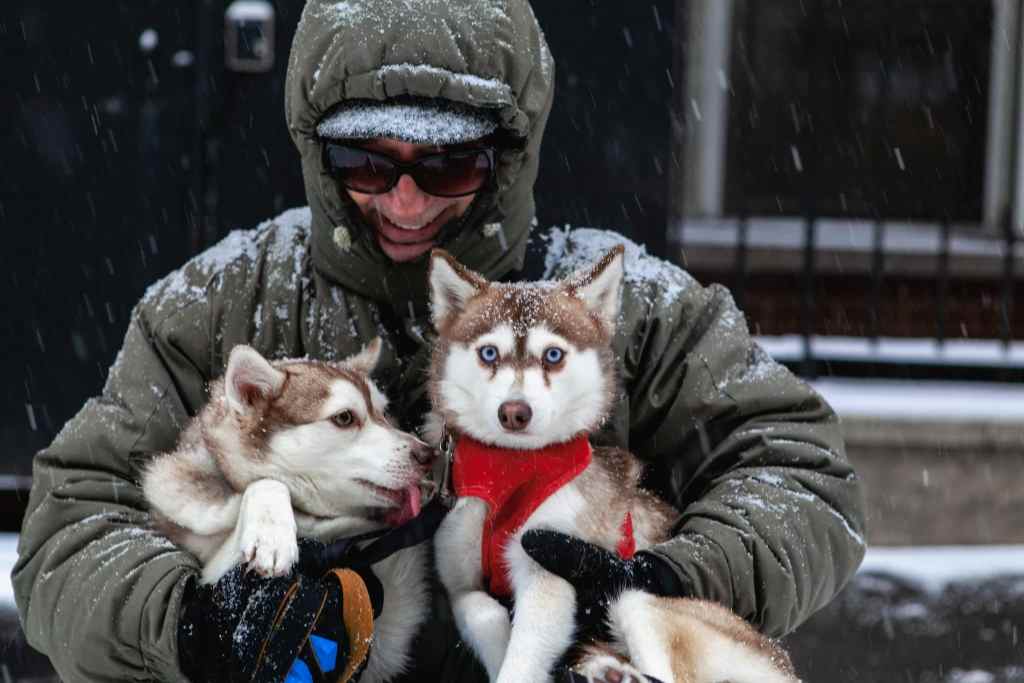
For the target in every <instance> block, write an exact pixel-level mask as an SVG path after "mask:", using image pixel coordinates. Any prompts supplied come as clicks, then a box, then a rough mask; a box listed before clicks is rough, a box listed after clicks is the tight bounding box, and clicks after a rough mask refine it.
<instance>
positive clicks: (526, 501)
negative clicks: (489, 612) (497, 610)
mask: <svg viewBox="0 0 1024 683" xmlns="http://www.w3.org/2000/svg"><path fill="white" fill-rule="evenodd" d="M590 459H591V450H590V441H589V440H588V439H587V437H585V436H582V437H579V438H577V439H574V440H573V441H570V442H568V443H564V444H556V445H554V446H548V447H547V448H542V449H539V450H535V451H518V450H512V449H507V448H498V447H496V446H487V445H485V444H482V443H480V442H479V441H474V440H473V439H470V438H468V437H462V438H460V439H459V441H458V443H457V444H456V446H455V459H454V462H453V463H452V484H453V486H454V488H455V494H456V495H457V496H459V497H473V498H480V499H482V500H483V501H485V502H486V503H487V504H488V506H489V510H488V511H487V517H486V519H485V520H484V529H483V536H482V538H481V557H480V562H481V566H482V567H483V575H484V581H485V582H486V585H487V588H488V592H489V593H490V594H491V595H493V596H495V597H509V596H511V595H512V586H511V584H510V583H509V578H508V567H506V566H505V559H504V553H503V551H504V549H505V544H506V543H508V540H509V538H510V537H511V536H512V535H513V534H515V533H516V532H517V531H518V530H519V529H520V527H522V526H523V524H524V523H525V522H526V520H527V519H528V518H529V517H530V515H532V514H533V512H534V511H535V510H536V509H537V508H538V507H540V505H541V503H543V502H544V501H545V500H547V499H548V497H550V496H551V495H552V494H554V493H555V492H556V491H558V489H560V488H562V487H563V486H565V485H566V484H568V483H569V482H570V481H572V480H573V479H575V478H576V477H577V476H578V475H579V474H580V473H581V472H583V470H585V469H586V468H587V466H588V465H589V464H590ZM635 550H636V542H635V540H634V538H633V520H632V519H631V518H630V515H629V513H626V518H625V519H624V520H623V522H622V539H621V540H620V541H619V545H618V552H619V555H620V556H621V557H623V558H624V559H628V558H630V557H632V556H633V553H634V552H635Z"/></svg>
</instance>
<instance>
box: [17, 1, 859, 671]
mask: <svg viewBox="0 0 1024 683" xmlns="http://www.w3.org/2000/svg"><path fill="white" fill-rule="evenodd" d="M385 7H388V8H392V10H390V11H385V10H384V8H385ZM396 7H397V8H401V9H402V12H396V11H395V10H394V9H393V8H396ZM552 77H553V67H552V63H551V57H550V54H549V53H548V51H547V48H546V46H545V44H544V40H543V36H542V35H541V33H540V31H539V29H538V27H537V26H536V22H535V21H534V19H533V16H532V13H531V11H530V9H529V6H528V5H527V4H526V3H525V2H522V1H519V0H460V1H453V0H418V1H417V2H415V3H392V2H390V0H378V1H373V2H371V1H370V0H349V1H348V2H341V3H338V2H333V1H332V2H320V1H319V0H310V2H308V3H307V5H306V9H305V11H304V14H303V19H302V21H301V24H300V26H299V29H298V31H297V33H296V38H295V44H294V46H293V51H292V58H291V63H290V67H289V78H288V88H287V92H288V96H287V119H288V125H289V127H290V130H291V132H292V135H293V137H294V139H295V142H296V145H297V147H298V149H299V151H300V153H301V156H302V164H303V170H304V177H305V181H306V189H307V197H308V199H309V202H310V207H309V208H308V209H296V210H292V211H289V212H286V213H285V214H283V215H282V216H279V217H278V218H276V219H274V220H273V221H270V222H268V223H266V224H264V225H263V226H260V227H259V228H257V229H255V230H253V231H248V232H236V233H232V234H231V235H230V236H229V237H227V238H226V239H225V240H224V241H223V242H221V243H220V244H219V245H217V246H216V247H214V248H212V249H210V250H208V251H207V252H205V253H203V254H201V255H200V256H198V257H196V258H195V259H193V260H192V261H191V262H189V263H188V264H186V265H185V266H184V267H183V268H181V269H180V270H178V271H175V272H174V273H171V274H170V275H169V276H168V277H166V278H165V279H164V280H162V281H160V282H158V283H157V284H155V285H154V286H153V287H151V288H150V290H149V291H148V292H147V293H146V295H145V296H144V297H143V300H142V301H141V302H140V303H139V305H138V306H137V307H136V309H135V311H134V314H133V317H132V321H131V323H130V325H129V328H128V332H127V336H126V338H125V341H124V346H123V348H122V350H121V353H120V354H119V355H118V357H117V360H116V361H115V363H114V365H113V366H112V367H111V370H110V373H109V376H108V379H107V382H106V385H105V386H104V389H103V392H102V394H101V395H100V396H99V397H97V398H94V399H91V400H90V401H88V402H87V403H86V405H85V406H84V407H83V409H82V410H81V412H80V413H79V414H78V415H77V416H75V417H74V418H73V419H72V420H71V421H70V422H69V423H68V424H67V425H66V426H65V427H64V429H63V430H62V431H61V432H60V434H59V435H58V436H57V438H56V439H55V441H54V442H53V444H52V445H51V446H50V447H49V448H47V449H45V450H44V451H42V452H40V453H39V454H38V455H37V457H36V460H35V464H34V481H33V488H32V494H31V497H30V500H29V505H28V510H27V513H26V516H25V520H24V523H23V527H22V534H21V538H20V543H19V559H18V563H17V565H16V566H15V570H14V574H13V581H14V587H15V597H16V600H17V605H18V610H19V613H20V616H21V619H22V624H23V626H24V629H25V633H26V635H27V638H28V641H29V643H30V644H31V645H33V646H34V647H36V648H37V649H39V650H41V651H42V652H44V653H46V654H47V655H48V656H49V657H50V658H51V660H52V661H53V663H54V665H55V667H56V668H57V671H58V673H59V674H60V675H61V677H62V678H63V679H64V680H67V681H101V680H117V681H125V680H182V679H183V677H182V674H181V672H180V670H179V668H178V664H177V659H178V654H177V642H176V629H177V620H178V611H179V606H180V600H181V592H182V589H183V586H184V583H185V580H186V578H187V577H188V576H189V575H191V574H193V573H194V572H195V571H196V561H195V559H194V558H193V557H191V556H190V555H189V554H188V553H186V552H183V551H181V550H179V549H177V548H175V547H174V546H173V545H172V544H171V543H169V542H168V541H167V540H166V539H164V538H162V537H160V536H159V535H158V534H156V533H155V532H154V531H152V530H151V529H150V528H149V527H148V522H149V516H148V513H147V511H146V505H145V502H144V500H143V497H142V493H141V489H140V487H139V475H140V468H141V466H142V465H143V464H144V463H145V462H146V461H147V459H148V458H149V457H151V456H152V455H153V454H154V453H157V452H160V451H166V450H169V449H171V448H173V447H174V445H175V443H176V440H177V437H178V435H179V433H180V431H181V429H182V427H183V425H184V424H185V422H186V421H187V420H188V419H189V417H190V416H192V415H194V414H195V413H196V412H197V411H198V410H199V409H200V408H201V406H202V405H203V403H204V401H205V400H206V386H207V383H208V382H209V380H210V379H211V378H214V377H216V376H218V375H219V374H221V373H222V372H223V370H224V363H225V359H226V357H227V355H228V353H229V351H230V349H231V348H232V347H233V346H234V345H236V344H239V343H249V344H252V345H253V346H254V347H256V348H257V349H258V350H259V351H261V352H262V353H264V354H266V355H269V356H272V357H286V356H287V357H291V356H309V357H312V358H323V359H336V358H341V357H344V356H346V355H349V354H351V353H353V352H355V351H356V350H358V349H359V348H360V347H361V346H362V345H363V344H365V342H366V341H368V340H369V339H370V338H372V337H373V336H377V335H379V336H381V337H382V338H383V339H384V341H385V348H384V356H383V360H382V364H381V367H380V369H379V371H378V373H377V376H378V378H379V380H380V382H381V384H382V386H384V387H385V389H386V390H387V393H388V394H389V395H390V397H391V399H392V402H393V405H394V406H395V408H396V412H397V413H398V417H399V419H400V420H401V421H402V423H403V424H404V425H405V426H406V427H410V426H414V425H415V424H416V422H417V420H418V418H419V416H420V414H421V413H422V411H423V409H424V408H425V392H424V387H423V385H422V384H423V377H424V367H425V364H426V361H427V359H428V355H429V354H428V351H429V344H430V337H431V334H430V331H429V327H428V324H427V319H428V318H427V311H426V306H425V292H426V289H427V288H426V276H425V266H424V262H423V260H420V261H419V262H416V263H413V264H410V265H405V266H396V265H394V264H391V263H390V262H388V261H387V259H386V258H385V257H384V256H383V255H381V254H380V253H379V252H378V251H377V250H376V248H375V247H374V246H373V244H372V241H371V240H370V239H369V238H368V232H367V231H366V230H364V228H363V226H362V224H361V223H360V221H359V219H358V215H357V213H356V212H354V210H353V208H352V207H351V206H350V205H349V204H348V203H347V202H346V201H345V197H344V195H343V194H342V193H341V192H339V191H338V190H337V189H336V187H335V185H334V184H333V183H332V182H330V179H329V178H328V177H326V176H325V175H324V174H323V172H322V169H321V167H320V162H319V159H320V154H319V145H318V144H317V141H316V138H315V135H314V133H313V128H314V127H315V124H316V122H317V121H318V120H319V119H320V118H321V117H322V116H323V114H324V113H326V112H327V111H329V110H330V108H331V107H332V106H333V105H334V104H335V103H337V102H338V101H340V100H342V99H345V98H352V97H358V98H377V99H384V98H388V97H394V96H397V95H401V94H416V95H427V96H433V97H443V98H449V99H452V100H457V101H460V102H465V103H470V104H473V105H474V106H480V107H488V108H493V109H494V111H495V112H496V113H497V116H499V120H500V121H501V124H502V126H503V127H504V128H505V129H506V130H507V131H509V132H510V133H512V134H513V135H516V136H520V137H521V138H522V144H521V145H518V146H516V147H514V148H513V149H511V150H509V151H506V152H505V153H503V154H502V155H501V157H500V162H499V170H498V182H497V187H496V188H495V190H494V191H493V192H489V193H484V195H483V196H481V197H479V198H478V199H477V200H476V202H475V203H474V205H473V207H472V208H471V209H470V215H469V217H468V218H467V219H466V220H465V221H463V222H462V223H460V224H459V225H458V226H456V227H457V228H458V229H457V230H452V231H449V232H450V235H449V236H448V237H447V239H446V241H445V246H446V247H447V248H449V249H450V250H451V251H453V253H455V254H456V256H458V257H459V258H460V259H461V260H463V261H464V262H465V263H467V264H468V265H470V266H471V267H472V268H474V269H476V270H478V271H480V272H482V273H483V274H485V275H486V276H488V277H490V278H492V279H503V278H504V279H508V278H515V277H517V276H518V274H519V272H520V270H519V269H520V268H521V267H523V265H524V259H526V252H527V243H528V239H529V233H530V226H531V223H532V218H533V214H534V208H533V198H532V186H533V182H534V180H535V177H536V170H537V150H538V147H539V144H540V138H541V134H542V132H543V128H544V122H545V119H546V117H547V112H548V110H549V108H550V105H551V98H552V91H553V87H552ZM622 241H623V240H622V238H621V237H619V236H617V235H615V234H613V233H608V232H604V231H597V230H574V231H560V230H556V231H551V232H549V233H547V234H544V235H536V236H535V238H534V244H535V245H537V246H538V247H539V251H536V253H535V252H534V251H533V250H532V248H531V254H532V256H531V259H532V262H534V263H535V264H539V265H540V266H541V267H540V268H539V269H538V270H537V271H536V272H538V273H541V274H542V275H543V276H544V277H546V278H553V277H559V276H563V275H566V274H568V273H569V272H571V271H572V270H574V269H576V268H578V267H580V266H582V265H584V264H586V263H589V262H591V261H592V260H594V259H595V258H596V257H597V256H598V255H599V254H600V253H603V251H604V250H606V249H607V248H609V247H611V246H612V245H614V244H616V243H619V242H622ZM527 265H529V264H527ZM625 280H626V282H625V286H624V292H623V313H622V316H621V319H620V321H619V327H618V333H617V336H616V338H615V345H616V350H617V351H618V352H619V353H620V357H621V359H622V367H621V370H622V377H623V394H622V397H621V400H620V401H619V402H618V404H617V409H616V413H615V415H614V417H613V419H612V420H611V421H610V422H609V426H608V430H607V432H606V433H603V434H601V435H599V436H598V437H597V438H598V439H601V440H606V441H611V442H616V443H619V444H621V445H624V446H628V447H629V448H630V449H631V450H633V451H634V452H635V453H636V454H637V455H639V456H640V457H642V458H643V459H645V460H646V461H648V462H649V463H650V467H649V475H648V477H647V480H646V481H647V483H648V485H649V486H650V487H651V488H653V489H654V490H655V491H657V492H658V493H660V494H661V495H662V496H664V497H665V498H667V499H668V500H669V501H671V502H672V503H673V504H675V505H676V506H677V507H678V508H679V509H680V510H681V511H682V517H681V520H680V523H679V526H678V532H677V535H676V536H675V538H673V539H672V540H671V541H669V542H667V543H665V544H663V545H661V546H659V547H657V548H656V552H658V553H659V554H660V555H661V556H662V557H664V558H666V559H667V560H668V561H669V562H670V563H671V565H672V566H673V567H674V568H675V569H676V570H677V571H678V572H679V573H680V574H681V575H682V576H683V577H684V579H685V581H686V582H687V583H689V584H691V585H692V586H693V587H694V590H695V593H696V594H698V595H699V596H702V597H706V598H710V599H713V600H717V601H720V602H722V603H724V604H726V605H728V606H729V607H731V608H732V609H734V610H735V611H736V612H738V613H739V614H741V615H742V616H744V617H746V618H748V619H750V620H751V621H752V622H754V623H755V624H757V625H759V626H760V627H761V628H762V629H763V630H765V631H766V632H768V633H771V634H781V633H784V632H787V631H789V630H791V629H792V628H794V627H795V626H797V625H798V624H799V623H800V622H801V621H803V620H804V619H806V618H807V617H808V616H809V615H810V614H811V613H813V612H814V611H815V610H816V609H818V608H820V607H821V606H822V605H824V604H825V603H826V602H828V600H829V599H831V598H832V596H833V595H834V594H835V593H836V592H837V591H838V590H839V588H840V587H841V586H842V585H843V583H844V582H845V581H846V580H847V579H848V578H849V577H850V576H851V574H852V573H853V571H854V570H855V569H856V567H857V565H858V564H859V562H860V559H861V557H862V555H863V551H864V542H863V526H864V521H863V512H862V502H861V492H860V488H859V483H858V481H857V479H856V476H855V475H854V473H853V471H852V469H851V467H850V465H849V463H848V461H847V460H846V457H845V455H844V452H843V444H842V440H841V438H840V435H839V429H838V423H837V419H836V417H835V415H834V414H833V413H832V411H831V410H830V408H829V407H828V406H827V405H826V404H825V402H824V401H823V400H822V399H821V398H820V397H819V396H818V395H817V394H815V393H814V392H813V391H812V390H811V389H810V388H809V387H808V386H807V385H806V384H804V383H802V382H800V381H799V380H797V379H796V378H794V377H793V376H792V375H791V374H790V373H789V372H788V371H786V370H785V369H784V368H782V367H781V366H779V365H777V364H776V363H774V362H772V361H771V360H770V359H768V358H767V357H766V356H765V354H764V353H763V352H762V351H761V350H760V349H759V348H758V347H757V346H756V345H755V344H753V343H752V342H751V340H750V337H749V335H748V332H747V329H746V325H745V322H744V319H743V316H742V314H741V313H740V312H739V311H738V310H737V309H736V308H735V306H734V304H733V302H732V300H731V298H730V297H729V295H728V293H727V292H726V291H725V290H723V289H721V288H719V287H708V288H704V287H701V286H699V285H698V284H696V283H695V282H694V281H693V280H692V279H691V278H690V277H689V276H687V275H686V274H685V273H683V272H682V271H681V270H679V269H677V268H675V267H673V266H670V265H668V264H665V263H663V262H660V261H658V260H656V259H653V258H650V257H648V256H646V255H645V254H643V253H642V250H641V249H639V248H638V247H636V246H635V245H632V244H627V261H626V278H625ZM415 660H416V665H417V668H416V670H415V671H414V672H412V673H411V674H410V675H409V677H408V680H444V681H476V680H483V678H482V673H481V670H480V669H479V667H478V666H477V665H476V664H475V663H474V662H473V661H472V656H471V654H469V650H468V648H466V647H464V646H457V637H456V635H455V633H454V630H453V628H452V623H451V619H450V615H449V612H448V609H447V605H446V603H445V600H444V596H443V594H441V593H440V592H437V593H436V594H435V601H434V610H433V617H432V619H431V621H430V622H429V623H428V625H427V626H426V627H425V628H424V629H423V632H422V634H421V642H420V643H419V644H418V645H417V649H416V655H415Z"/></svg>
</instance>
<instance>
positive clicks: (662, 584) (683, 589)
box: [633, 550, 693, 598]
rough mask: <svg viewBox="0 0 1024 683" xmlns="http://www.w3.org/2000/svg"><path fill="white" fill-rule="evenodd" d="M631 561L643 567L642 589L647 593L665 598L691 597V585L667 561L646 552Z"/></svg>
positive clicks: (638, 554)
mask: <svg viewBox="0 0 1024 683" xmlns="http://www.w3.org/2000/svg"><path fill="white" fill-rule="evenodd" d="M633 559H634V561H635V562H637V563H638V564H639V565H640V566H641V567H643V577H644V578H643V583H644V585H643V589H644V590H645V591H647V592H648V593H651V594H653V595H660V596H662V597H666V598H685V597H689V596H692V595H693V584H691V583H690V581H689V579H687V578H686V577H685V576H683V575H682V574H680V573H679V572H677V571H676V570H675V569H674V568H673V567H672V564H671V563H670V562H669V561H668V560H666V559H664V558H662V557H660V556H659V555H657V554H655V553H652V552H650V551H647V550H641V551H640V552H638V553H637V554H636V556H635V557H634V558H633Z"/></svg>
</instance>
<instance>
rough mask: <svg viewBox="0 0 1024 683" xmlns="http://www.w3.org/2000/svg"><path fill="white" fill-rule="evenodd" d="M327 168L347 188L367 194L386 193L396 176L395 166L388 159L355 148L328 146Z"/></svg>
mask: <svg viewBox="0 0 1024 683" xmlns="http://www.w3.org/2000/svg"><path fill="white" fill-rule="evenodd" d="M327 166H328V169H329V170H330V172H331V175H333V176H334V177H335V178H337V179H338V180H340V181H341V182H342V184H343V185H344V186H345V187H347V188H348V189H350V190H354V191H356V192H364V193H366V194H379V193H381V192H386V191H387V190H388V189H389V188H390V187H391V185H392V184H393V180H394V176H395V166H394V164H392V163H391V161H390V160H389V159H388V158H387V157H384V156H381V155H379V154H374V153H373V152H367V151H366V150H362V149H358V148H355V147H344V146H341V145H328V146H327Z"/></svg>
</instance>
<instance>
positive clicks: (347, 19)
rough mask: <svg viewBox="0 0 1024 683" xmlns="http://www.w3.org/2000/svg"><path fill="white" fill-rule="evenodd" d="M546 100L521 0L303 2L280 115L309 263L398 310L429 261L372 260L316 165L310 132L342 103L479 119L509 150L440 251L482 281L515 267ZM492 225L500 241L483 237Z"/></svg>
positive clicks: (349, 213) (543, 72)
mask: <svg viewBox="0 0 1024 683" xmlns="http://www.w3.org/2000/svg"><path fill="white" fill-rule="evenodd" d="M553 93H554V68H553V60H552V58H551V53H550V52H549V50H548V48H547V44H546V42H545V41H544V36H543V34H542V32H541V30H540V27H539V26H538V25H537V21H536V19H535V17H534V15H533V11H532V9H531V8H530V5H529V3H528V2H527V1H526V0H346V1H343V2H335V1H331V0H309V2H307V3H306V6H305V9H304V10H303V13H302V18H301V19H300V21H299V25H298V28H297V30H296V33H295V39H294V42H293V44H292V51H291V56H290V58H289V64H288V72H287V82H286V85H285V110H286V112H285V113H286V118H287V123H288V128H289V132H290V133H291V135H292V139H293V140H294V142H295V144H296V147H297V148H298V150H299V152H300V154H301V157H302V165H303V180H304V182H305V185H306V196H307V199H308V200H309V205H310V208H311V210H312V219H313V225H312V253H313V262H314V265H315V266H316V267H317V268H318V269H320V270H321V271H322V272H324V273H325V274H326V275H328V276H329V277H330V278H332V279H334V280H336V281H339V282H341V283H342V284H343V285H345V286H347V287H348V288H349V289H351V290H354V291H356V292H358V293H360V294H363V295H365V296H368V297H370V298H373V299H377V300H387V301H391V302H394V303H395V304H397V305H398V306H400V307H402V308H404V306H405V304H404V302H402V301H401V299H403V298H405V299H417V297H420V292H419V291H418V290H422V289H424V287H423V283H424V282H426V261H427V259H426V258H425V257H424V258H421V259H420V260H419V261H418V262H416V263H414V264H412V265H410V264H393V263H391V262H390V261H389V260H387V259H386V257H384V256H383V254H381V253H380V250H379V248H378V247H377V246H376V244H375V243H374V241H373V240H372V239H371V237H370V235H369V234H368V232H369V231H368V230H366V229H364V228H365V226H364V225H363V224H362V219H361V217H360V216H359V214H358V212H357V211H355V210H354V208H353V206H352V203H351V201H350V200H349V199H348V197H347V196H346V195H345V194H344V192H343V190H341V189H340V188H339V187H338V185H337V183H335V182H334V181H333V179H331V178H330V177H329V176H328V175H327V174H326V173H325V171H324V169H323V167H322V161H321V145H320V140H319V137H318V135H317V126H319V125H320V124H321V123H322V122H323V121H324V119H325V117H327V116H328V115H329V114H331V113H333V112H334V111H336V110H337V109H338V108H339V107H343V106H344V104H345V103H346V102H352V101H377V102H388V101H395V100H402V99H406V98H429V99H432V100H435V101H442V102H445V103H454V104H455V105H463V106H465V107H472V108H475V109H479V110H481V111H482V112H484V113H485V115H486V116H487V117H488V118H491V119H492V120H493V121H495V122H496V124H497V126H498V127H499V128H500V129H501V130H502V131H503V132H504V134H505V135H506V136H507V138H508V139H511V140H514V141H518V144H514V145H510V146H509V147H507V148H504V149H502V152H501V154H500V155H499V157H498V160H497V169H496V181H497V182H496V187H495V188H494V189H493V190H492V191H491V192H489V193H481V195H480V196H479V197H478V198H477V200H476V202H475V203H474V206H473V207H472V208H471V209H470V212H469V214H468V215H467V217H466V218H465V219H464V220H463V221H462V222H461V223H460V224H459V226H458V230H457V231H452V232H449V233H446V234H445V236H444V238H443V239H442V245H443V246H444V247H445V248H446V249H448V250H449V251H450V252H451V253H452V254H453V255H454V256H455V257H456V258H458V259H459V260H460V261H462V262H463V263H465V264H467V265H468V266H469V267H471V268H473V269H474V270H476V271H478V272H481V273H483V274H484V275H486V276H488V277H490V278H494V279H496V278H499V277H501V276H502V275H504V274H506V273H508V272H509V271H511V270H512V269H514V268H517V267H519V266H520V265H521V263H522V259H523V255H524V253H525V245H526V239H527V237H528V234H529V229H530V224H531V222H532V219H533V216H534V202H533V184H534V182H535V180H536V177H537V165H538V159H539V148H540V141H541V137H542V135H543V131H544V126H545V124H546V121H547V116H548V112H549V111H550V108H551V101H552V97H553ZM494 223H498V224H500V225H501V230H500V233H496V232H494V231H491V233H490V234H484V231H483V226H485V225H488V224H494ZM338 226H346V227H348V228H350V233H351V235H352V237H353V239H352V244H351V248H346V249H344V250H342V249H340V248H339V247H338V245H337V244H336V243H335V242H334V241H333V239H332V237H333V234H334V231H335V228H336V227H338ZM498 237H500V238H501V240H502V241H503V244H502V243H499V240H498ZM346 246H348V245H346ZM406 283H411V284H406ZM403 289H404V290H405V291H402V290H403ZM414 290H416V291H414ZM421 303H422V305H423V306H425V297H423V301H422V302H420V301H418V300H417V306H419V305H420V304H421Z"/></svg>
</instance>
